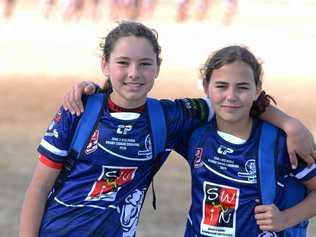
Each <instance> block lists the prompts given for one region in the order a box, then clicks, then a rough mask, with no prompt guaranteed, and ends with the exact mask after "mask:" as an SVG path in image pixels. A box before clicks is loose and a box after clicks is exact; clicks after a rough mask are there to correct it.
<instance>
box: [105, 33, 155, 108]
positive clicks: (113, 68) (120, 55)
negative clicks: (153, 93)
mask: <svg viewBox="0 0 316 237" xmlns="http://www.w3.org/2000/svg"><path fill="white" fill-rule="evenodd" d="M102 71H103V73H104V75H106V76H109V78H110V80H111V83H112V86H113V92H112V93H111V95H110V97H111V100H112V101H113V102H114V103H115V104H117V105H119V106H121V107H124V108H136V107H139V106H141V105H143V104H144V103H145V101H146V98H147V94H148V92H149V91H150V90H151V89H152V87H153V85H154V80H155V78H156V77H157V76H158V73H159V66H158V64H157V59H156V54H155V52H154V49H153V47H152V45H151V44H150V42H149V41H148V40H147V39H145V38H142V37H135V36H128V37H123V38H121V39H119V40H118V41H117V42H116V44H115V46H114V48H113V51H112V52H111V55H110V58H109V60H108V62H106V60H105V59H104V58H103V59H102Z"/></svg>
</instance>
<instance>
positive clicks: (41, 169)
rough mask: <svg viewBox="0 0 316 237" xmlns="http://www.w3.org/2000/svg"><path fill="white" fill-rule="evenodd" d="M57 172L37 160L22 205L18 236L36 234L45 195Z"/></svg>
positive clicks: (23, 236) (29, 236) (44, 202)
mask: <svg viewBox="0 0 316 237" xmlns="http://www.w3.org/2000/svg"><path fill="white" fill-rule="evenodd" d="M59 172H60V170H57V169H52V168H49V167H47V166H45V165H44V164H42V163H41V162H40V161H38V163H37V165H36V168H35V171H34V175H33V177H32V180H31V183H30V185H29V187H28V190H27V193H26V195H25V199H24V202H23V205H22V211H21V216H20V218H21V220H20V221H21V223H20V237H33V236H34V237H35V236H38V232H39V228H40V224H41V220H42V216H43V213H44V210H45V204H46V200H47V196H48V193H49V192H50V190H51V188H52V186H53V185H54V182H55V180H56V178H57V176H58V174H59Z"/></svg>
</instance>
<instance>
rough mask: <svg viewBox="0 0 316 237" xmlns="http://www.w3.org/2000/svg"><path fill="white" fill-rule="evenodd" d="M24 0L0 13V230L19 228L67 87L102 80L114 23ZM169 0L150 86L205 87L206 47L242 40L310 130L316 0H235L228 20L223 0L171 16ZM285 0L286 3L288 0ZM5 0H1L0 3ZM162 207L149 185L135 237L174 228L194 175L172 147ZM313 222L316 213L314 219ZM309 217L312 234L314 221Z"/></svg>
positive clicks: (161, 185)
mask: <svg viewBox="0 0 316 237" xmlns="http://www.w3.org/2000/svg"><path fill="white" fill-rule="evenodd" d="M27 2H28V3H27V4H26V3H24V4H25V5H24V4H22V3H21V4H20V5H18V6H17V7H18V8H17V9H16V10H17V11H16V16H15V18H14V19H12V20H11V21H10V22H5V21H4V20H2V19H1V18H0V150H1V152H2V154H1V158H0V187H1V189H0V190H1V191H0V208H1V211H0V236H1V237H2V236H4V237H7V236H17V233H18V222H19V219H18V218H19V217H18V216H19V211H20V207H21V203H22V199H23V195H24V193H25V190H26V187H27V185H28V183H29V181H30V178H31V175H32V171H33V168H34V165H35V162H36V158H37V152H36V147H37V145H38V143H39V141H40V139H41V136H42V135H43V133H44V131H45V129H46V127H47V126H48V125H49V123H50V120H51V118H52V117H53V115H54V114H55V112H56V110H57V109H58V106H59V104H60V103H61V101H62V97H63V94H64V93H65V92H66V91H67V90H68V89H69V88H70V87H71V85H73V84H74V83H76V82H78V81H81V80H93V81H95V82H97V83H100V84H101V83H102V81H103V77H102V74H101V71H100V69H99V51H98V49H97V45H98V42H99V39H100V38H101V37H103V36H104V34H105V33H106V32H107V31H108V30H109V29H111V27H112V26H113V25H114V24H113V23H112V22H109V21H108V20H107V18H106V17H105V16H104V17H103V18H102V19H101V20H100V21H99V22H97V23H95V22H91V21H87V20H82V21H80V22H78V23H67V24H64V23H63V22H61V21H60V20H58V19H52V21H50V22H46V21H44V20H43V19H42V17H41V15H40V12H39V9H38V8H32V4H35V2H36V1H35V0H29V1H27ZM174 2H175V1H167V0H164V1H161V4H160V5H159V6H158V9H157V12H156V14H155V15H154V18H153V19H152V20H150V21H147V22H145V23H147V24H148V25H149V26H151V27H153V28H155V29H157V31H158V32H159V38H160V42H161V46H162V54H163V55H162V56H163V63H162V68H161V73H160V76H159V79H158V80H157V81H156V85H155V88H154V89H153V91H152V93H151V95H152V96H155V97H159V98H177V97H198V96H203V92H202V91H201V90H200V89H199V81H198V77H199V76H198V68H199V66H200V65H201V64H202V63H203V61H204V60H205V58H206V57H207V55H208V54H209V53H210V52H211V51H212V50H215V49H217V48H219V47H222V46H226V45H229V44H236V43H238V44H239V43H240V44H244V45H247V46H249V47H250V49H252V50H253V52H254V53H255V54H257V55H258V56H260V57H261V58H262V60H263V61H264V68H265V78H264V88H265V89H266V90H267V91H268V92H269V93H270V94H271V95H273V96H274V97H275V98H276V100H277V102H278V106H279V107H280V108H281V109H283V110H285V111H287V112H288V113H289V114H291V115H293V116H296V117H298V118H299V119H301V120H302V121H303V122H304V123H305V124H306V126H307V127H308V128H310V129H311V130H312V131H313V133H314V136H315V137H316V122H315V121H316V107H315V103H316V96H315V92H314V91H315V90H314V88H315V87H316V66H315V60H314V55H316V47H315V45H314V42H315V40H316V30H315V27H314V25H315V22H316V15H315V14H314V13H315V12H316V3H314V1H307V0H306V1H303V0H302V1H281V0H280V1H272V0H270V1H269V0H261V1H259V0H258V1H247V0H243V1H242V0H241V1H240V6H239V11H238V13H237V15H236V18H235V20H234V22H233V23H232V24H231V25H230V26H223V25H222V24H221V21H220V12H219V10H217V11H216V9H213V10H212V12H211V13H213V14H212V15H210V18H209V19H208V20H205V21H203V22H200V23H197V22H195V21H194V20H192V19H190V20H189V21H188V22H187V23H185V24H178V23H176V22H175V21H174V19H173V18H174V10H175V7H174V5H175V3H174ZM289 2H291V4H289ZM0 6H1V5H0ZM155 185H156V187H155V188H156V195H157V198H158V210H157V211H154V210H153V209H152V207H151V200H152V195H151V191H149V192H148V195H147V199H146V202H145V207H144V209H143V212H142V214H143V215H142V217H141V222H140V225H139V228H138V230H139V234H138V236H140V237H147V236H150V237H158V236H159V237H167V236H168V237H170V236H175V237H180V236H182V233H183V230H184V223H185V219H186V213H187V208H188V206H189V203H190V200H189V189H190V177H189V170H188V166H187V165H186V164H185V162H184V160H183V159H182V158H181V157H179V156H177V155H176V154H173V155H172V156H171V157H170V159H169V160H168V162H167V163H166V164H165V166H164V167H163V168H162V169H161V171H160V172H159V174H158V175H157V177H156V178H155ZM314 222H316V220H315V221H314ZM315 226H316V225H315V223H313V224H312V225H311V227H310V237H314V236H316V227H315Z"/></svg>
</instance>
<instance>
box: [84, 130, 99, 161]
mask: <svg viewBox="0 0 316 237" xmlns="http://www.w3.org/2000/svg"><path fill="white" fill-rule="evenodd" d="M99 133H100V132H99V129H97V130H95V131H94V132H93V134H92V137H91V138H90V141H89V143H88V145H87V147H86V150H85V153H86V154H87V155H89V154H91V153H92V152H94V151H96V150H97V149H98V141H99Z"/></svg>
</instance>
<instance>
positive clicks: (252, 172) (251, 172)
mask: <svg viewBox="0 0 316 237" xmlns="http://www.w3.org/2000/svg"><path fill="white" fill-rule="evenodd" d="M237 175H238V176H239V177H241V178H246V179H247V180H248V181H249V183H257V169H256V160H254V159H251V160H247V162H246V164H245V170H244V172H238V173H237Z"/></svg>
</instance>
